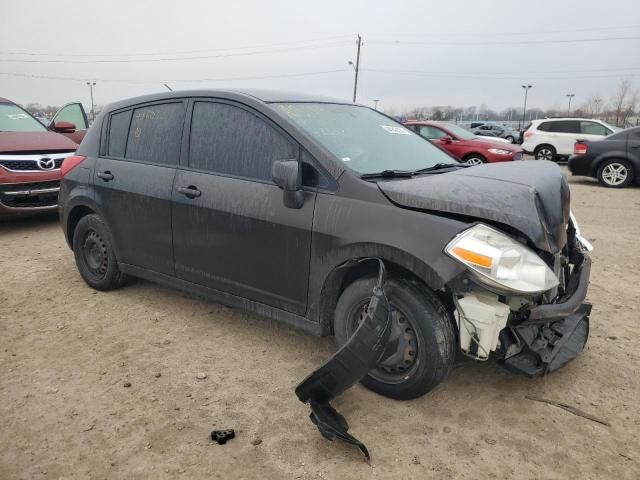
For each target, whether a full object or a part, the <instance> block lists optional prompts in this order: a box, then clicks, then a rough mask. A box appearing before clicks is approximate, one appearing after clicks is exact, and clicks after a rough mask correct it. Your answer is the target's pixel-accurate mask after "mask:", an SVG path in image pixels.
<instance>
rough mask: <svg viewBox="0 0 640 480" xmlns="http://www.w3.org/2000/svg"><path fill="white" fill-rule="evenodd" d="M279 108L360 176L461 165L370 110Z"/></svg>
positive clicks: (292, 105) (315, 105)
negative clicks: (384, 171) (447, 164)
mask: <svg viewBox="0 0 640 480" xmlns="http://www.w3.org/2000/svg"><path fill="white" fill-rule="evenodd" d="M275 107H276V108H277V109H278V110H279V111H280V112H281V113H282V114H283V115H285V116H286V117H287V118H288V119H289V120H291V121H292V122H293V123H294V124H296V125H297V126H299V127H300V128H302V129H303V130H304V131H305V132H307V133H308V134H309V135H310V136H311V137H313V138H314V139H315V140H316V141H317V142H318V143H320V144H321V145H322V146H323V147H325V148H326V149H327V150H329V152H331V153H332V154H333V155H335V156H336V157H337V158H338V159H339V160H340V161H341V162H342V163H343V164H344V165H345V166H347V167H349V168H351V169H353V170H355V171H357V172H359V173H376V172H381V171H383V170H407V171H410V170H418V169H421V168H428V167H432V166H434V165H436V164H438V163H452V164H457V162H456V161H455V160H454V159H453V158H451V157H450V156H449V155H447V154H446V153H444V152H443V151H442V150H440V149H439V148H438V147H436V146H434V145H432V144H431V142H429V141H428V140H425V139H423V138H422V137H420V135H418V134H416V133H414V132H412V131H411V130H409V129H408V128H405V127H404V126H402V125H400V124H398V123H396V122H395V121H393V120H391V119H389V118H388V117H385V116H384V115H382V114H380V113H379V112H376V111H375V110H372V109H370V108H366V107H359V106H357V105H338V104H327V103H280V104H276V105H275Z"/></svg>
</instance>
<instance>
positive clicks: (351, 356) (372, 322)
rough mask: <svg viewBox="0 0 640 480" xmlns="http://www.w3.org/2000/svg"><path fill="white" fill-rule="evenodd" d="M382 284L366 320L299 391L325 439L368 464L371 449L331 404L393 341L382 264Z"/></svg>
mask: <svg viewBox="0 0 640 480" xmlns="http://www.w3.org/2000/svg"><path fill="white" fill-rule="evenodd" d="M379 262H380V271H379V277H378V283H377V285H376V286H375V287H374V289H373V295H372V297H371V300H370V301H369V306H368V308H367V313H366V315H365V318H364V320H363V321H362V323H361V324H360V326H359V327H358V328H357V330H356V331H355V332H354V334H353V335H352V336H351V338H349V340H348V341H347V343H345V344H344V345H343V346H342V347H341V348H340V349H339V350H338V351H337V352H336V353H335V354H334V355H333V356H332V357H330V358H329V359H328V360H327V361H326V362H325V363H324V364H322V365H321V366H320V367H319V368H318V369H317V370H315V371H314V372H312V373H311V374H310V375H309V376H307V378H305V379H304V380H303V381H302V382H300V384H299V385H298V386H297V387H296V395H297V396H298V399H300V401H301V402H303V403H308V404H309V406H310V407H311V414H310V415H309V418H310V419H311V421H312V422H313V424H314V425H316V426H317V427H318V430H319V431H320V433H321V434H322V436H323V437H324V438H326V439H327V440H333V439H334V438H337V439H339V440H342V441H343V442H346V443H349V444H351V445H355V446H357V447H358V448H359V449H360V451H361V452H362V454H363V455H364V456H365V458H366V459H367V461H368V460H369V458H370V457H369V451H368V450H367V447H366V446H365V445H364V444H363V443H362V442H361V441H359V440H358V439H357V438H355V437H353V436H352V435H350V434H349V433H348V430H349V425H348V424H347V421H346V420H345V418H344V417H343V416H342V415H340V414H339V413H338V412H336V410H335V409H334V408H333V407H332V406H331V404H330V403H329V401H330V400H332V399H333V398H334V397H336V396H338V395H340V394H341V393H342V392H344V391H345V390H347V389H348V388H349V387H351V386H352V385H353V384H355V383H356V382H358V381H360V380H361V379H362V378H363V377H364V376H365V375H366V374H367V373H368V372H369V371H370V370H371V369H372V368H374V367H375V366H376V365H377V364H378V363H379V361H380V359H381V358H382V356H383V355H384V351H385V347H386V345H387V340H388V339H389V333H390V330H391V328H390V326H391V315H390V308H389V302H388V301H387V298H386V295H385V294H384V290H383V287H384V277H385V268H384V264H383V263H382V261H381V260H379Z"/></svg>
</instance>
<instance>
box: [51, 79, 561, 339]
mask: <svg viewBox="0 0 640 480" xmlns="http://www.w3.org/2000/svg"><path fill="white" fill-rule="evenodd" d="M255 95H256V94H255V93H253V94H250V95H245V94H241V93H238V92H222V91H206V90H204V91H193V92H173V93H169V94H162V95H151V96H148V97H142V98H138V99H132V100H128V101H126V102H120V103H118V104H115V105H112V106H109V107H107V108H106V109H105V113H104V114H102V115H101V116H99V117H98V119H97V120H96V123H95V125H94V127H93V128H92V129H91V130H90V132H89V134H88V135H87V137H86V138H87V139H86V140H85V142H83V144H82V145H81V146H80V148H79V150H78V153H79V154H81V155H86V156H88V160H87V161H86V164H87V165H91V166H93V163H94V162H95V163H96V165H95V168H94V169H93V176H92V178H94V182H95V185H96V188H95V191H94V189H91V188H87V186H86V185H82V182H79V181H78V175H80V172H81V170H80V169H76V170H73V171H72V172H71V173H70V174H69V175H68V177H67V178H66V179H65V180H64V181H63V185H64V188H63V190H62V192H63V193H62V194H61V198H60V203H61V214H62V215H61V221H62V222H63V226H64V229H65V234H67V236H68V237H69V236H70V235H71V233H72V231H73V225H74V222H75V221H76V219H77V218H78V217H79V215H81V214H82V212H84V211H86V210H87V209H91V210H93V211H96V212H97V213H98V214H100V215H101V216H103V218H105V220H106V222H107V224H108V225H109V226H110V228H111V229H112V230H113V232H114V247H115V249H116V254H117V255H118V259H119V261H120V264H121V267H122V268H123V270H124V271H126V272H129V273H131V274H134V275H137V276H141V277H143V278H148V279H152V280H155V281H159V282H162V283H165V284H169V285H173V286H176V287H178V288H182V289H184V290H187V291H190V292H193V293H197V294H201V295H204V296H206V297H208V298H211V299H214V300H217V301H220V302H223V303H226V304H229V305H233V306H239V307H243V308H246V309H248V310H251V311H254V312H256V313H258V314H261V315H266V316H269V317H271V318H275V319H278V320H282V321H284V322H286V323H288V324H290V325H295V326H298V327H300V328H303V329H305V330H307V331H309V332H312V333H314V334H327V333H330V330H331V324H332V320H333V306H334V305H335V301H336V300H337V296H338V295H339V293H340V290H341V288H342V287H343V283H344V280H345V279H346V278H348V275H350V274H351V272H352V271H351V270H349V269H347V268H342V269H337V267H338V266H340V265H341V264H343V263H345V262H346V261H348V260H349V259H352V258H354V257H366V256H377V257H380V258H382V259H384V260H385V263H386V264H387V265H388V266H389V268H390V270H391V271H392V272H393V271H394V270H398V269H401V270H402V271H403V272H405V274H406V273H407V272H408V273H410V274H412V275H413V278H414V279H415V281H418V282H423V285H427V286H428V287H430V288H432V289H433V290H439V289H442V288H447V285H449V284H451V283H452V282H454V281H457V280H458V279H460V277H461V275H463V274H464V269H463V268H462V267H461V266H460V264H459V263H457V262H455V261H454V260H452V259H450V258H449V257H448V256H446V255H445V254H444V252H443V249H444V247H445V245H446V244H447V242H448V241H449V240H451V238H453V237H454V236H455V235H456V234H458V233H460V232H461V231H463V230H464V229H466V228H468V227H469V226H470V225H472V224H473V223H474V222H476V221H479V220H480V221H482V220H484V221H489V222H490V223H494V224H496V223H497V224H504V226H505V228H508V229H509V230H510V231H511V232H513V231H515V232H519V234H520V235H522V236H524V237H527V238H528V240H529V241H530V242H531V243H532V244H533V245H535V246H537V247H538V248H540V249H542V250H547V251H557V249H558V248H559V247H562V245H563V242H566V238H565V237H564V230H563V229H564V226H565V225H566V221H564V220H565V219H566V218H568V212H569V203H568V200H569V199H568V189H567V188H566V182H565V181H564V179H563V177H562V174H561V172H560V171H559V169H558V168H557V167H556V166H553V165H545V164H542V163H540V162H535V163H534V162H531V164H529V163H525V162H517V163H514V164H513V165H498V166H494V165H486V166H478V167H473V168H470V169H467V170H464V171H459V172H452V173H446V174H437V175H428V176H426V175H425V176H420V177H417V178H415V179H407V180H402V181H386V180H385V181H380V182H379V184H378V183H376V182H367V181H364V180H362V179H360V178H359V176H357V175H355V174H354V172H353V171H351V170H347V169H345V167H344V165H343V164H342V162H340V161H339V160H338V159H336V158H334V157H333V156H332V155H331V154H329V153H328V152H327V151H326V150H325V149H324V148H323V147H322V146H320V145H318V144H317V143H315V141H313V140H312V139H311V138H310V137H308V136H307V135H306V134H305V133H304V132H302V131H300V130H299V129H298V128H297V127H296V126H295V125H293V124H291V123H290V122H289V121H288V120H287V119H286V118H285V117H283V116H281V115H280V114H279V113H278V112H277V111H276V110H275V109H273V108H271V106H270V105H269V104H268V103H265V101H263V100H261V99H259V98H257V97H256V96H255ZM265 98H268V99H271V100H282V101H289V102H291V101H297V97H296V96H293V95H271V96H269V97H265ZM166 99H185V100H186V101H187V113H186V115H185V125H184V130H183V132H182V143H181V148H180V159H179V160H180V161H179V165H178V166H177V168H176V169H175V172H176V173H175V178H174V173H173V172H174V169H172V168H167V167H159V166H157V165H151V164H145V163H140V162H137V163H135V162H124V161H122V160H114V159H105V158H100V157H99V155H98V151H99V143H100V138H99V133H100V131H102V132H103V136H104V132H105V129H104V128H103V127H102V124H103V121H104V119H105V118H108V113H109V112H113V111H117V110H121V109H124V108H131V107H136V106H138V105H142V104H145V103H146V102H158V101H162V100H166ZM202 99H206V100H210V101H224V102H231V103H235V104H238V105H239V106H242V107H243V108H247V109H249V110H251V111H254V112H255V113H256V114H258V115H259V116H262V117H263V118H264V119H265V121H268V122H273V123H274V124H276V125H278V127H279V128H280V129H282V131H283V133H284V134H285V136H287V137H288V138H289V139H290V141H291V142H293V143H294V144H297V147H298V157H297V158H300V155H301V153H300V152H303V153H304V152H308V155H307V153H304V155H305V158H306V161H307V162H308V163H309V164H313V165H315V168H317V169H319V170H323V171H324V175H325V177H327V179H328V184H329V185H328V186H327V187H326V188H309V187H307V188H305V191H304V195H305V202H304V204H303V206H302V208H301V209H288V208H285V207H284V204H283V201H282V199H283V192H282V190H280V189H279V188H278V187H277V186H275V185H274V184H273V183H271V182H268V181H267V182H259V181H251V180H247V179H241V178H237V177H232V176H224V175H217V174H213V173H204V172H202V171H195V170H192V169H190V168H189V167H188V146H189V145H188V143H189V142H188V138H189V136H188V133H189V128H190V114H189V112H190V108H191V105H192V104H193V102H194V101H196V100H202ZM304 100H307V99H304ZM321 101H327V100H326V99H322V100H321ZM336 103H340V102H336ZM390 121H391V120H390ZM102 145H104V139H103V142H102ZM103 150H104V147H103ZM96 159H97V160H96ZM106 169H110V171H111V172H112V173H113V174H114V180H113V181H112V182H105V183H107V184H109V183H110V185H105V184H102V183H100V182H102V180H100V179H99V178H96V177H95V175H96V174H97V173H99V172H100V171H105V170H106ZM190 186H191V187H197V189H198V190H199V191H200V193H201V195H200V196H198V197H194V198H189V197H187V196H185V195H184V194H182V193H180V189H182V188H185V187H190ZM381 189H382V190H384V192H385V193H383V191H382V190H381ZM68 239H69V238H68ZM174 254H175V264H174ZM174 267H175V271H174Z"/></svg>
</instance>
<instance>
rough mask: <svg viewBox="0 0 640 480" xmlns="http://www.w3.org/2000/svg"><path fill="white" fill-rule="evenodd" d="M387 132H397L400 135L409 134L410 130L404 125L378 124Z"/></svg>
mask: <svg viewBox="0 0 640 480" xmlns="http://www.w3.org/2000/svg"><path fill="white" fill-rule="evenodd" d="M380 126H381V127H382V128H384V129H385V130H386V131H387V132H389V133H398V134H400V135H411V132H410V131H409V130H407V129H406V128H404V127H396V126H393V125H380Z"/></svg>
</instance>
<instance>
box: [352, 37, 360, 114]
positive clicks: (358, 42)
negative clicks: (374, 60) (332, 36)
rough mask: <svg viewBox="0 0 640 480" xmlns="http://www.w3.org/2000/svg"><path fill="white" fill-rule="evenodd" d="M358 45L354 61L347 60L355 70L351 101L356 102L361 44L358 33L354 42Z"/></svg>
mask: <svg viewBox="0 0 640 480" xmlns="http://www.w3.org/2000/svg"><path fill="white" fill-rule="evenodd" d="M356 44H357V45H358V53H356V63H355V65H354V63H353V62H351V61H349V65H351V66H352V67H353V68H354V70H355V79H354V81H353V103H356V95H357V93H358V71H359V70H360V47H361V46H362V37H361V36H360V34H358V40H357V42H356Z"/></svg>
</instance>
